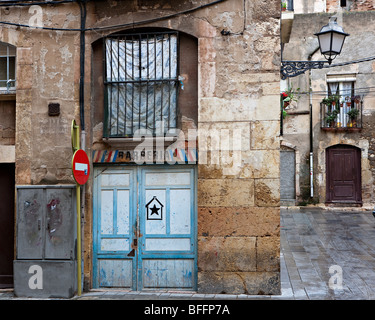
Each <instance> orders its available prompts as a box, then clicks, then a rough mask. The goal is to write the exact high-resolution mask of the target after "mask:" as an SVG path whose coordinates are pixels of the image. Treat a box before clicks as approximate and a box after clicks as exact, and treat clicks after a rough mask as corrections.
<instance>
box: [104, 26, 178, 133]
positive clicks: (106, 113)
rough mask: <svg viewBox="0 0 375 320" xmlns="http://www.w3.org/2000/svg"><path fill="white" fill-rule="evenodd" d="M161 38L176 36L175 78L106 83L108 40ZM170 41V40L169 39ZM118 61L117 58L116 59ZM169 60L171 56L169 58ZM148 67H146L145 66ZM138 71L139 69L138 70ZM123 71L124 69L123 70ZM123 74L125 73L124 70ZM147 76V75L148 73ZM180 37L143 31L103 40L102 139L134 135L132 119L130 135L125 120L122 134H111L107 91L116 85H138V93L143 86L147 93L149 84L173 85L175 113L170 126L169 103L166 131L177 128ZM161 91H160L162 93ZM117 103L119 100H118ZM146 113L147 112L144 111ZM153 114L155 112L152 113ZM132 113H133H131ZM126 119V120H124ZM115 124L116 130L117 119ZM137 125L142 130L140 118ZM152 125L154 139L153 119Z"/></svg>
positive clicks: (176, 33) (170, 33)
mask: <svg viewBox="0 0 375 320" xmlns="http://www.w3.org/2000/svg"><path fill="white" fill-rule="evenodd" d="M162 35H163V37H164V36H165V35H169V37H171V35H175V36H176V46H177V48H176V57H175V58H176V76H175V77H162V78H161V79H142V77H139V78H138V79H133V80H126V79H125V80H121V81H120V79H118V81H108V77H107V70H108V66H107V46H106V42H107V40H108V39H115V40H116V39H117V40H119V39H124V40H125V41H126V40H127V39H135V38H138V39H139V40H138V41H139V44H140V43H141V41H142V39H144V38H145V37H146V38H147V39H150V40H151V39H156V37H157V36H162ZM169 39H171V38H169ZM147 47H148V42H147ZM170 52H171V50H169V54H170ZM110 56H111V59H112V54H111V53H110ZM148 57H149V53H148V56H147V58H148ZM118 59H119V57H118ZM169 59H171V56H169ZM163 61H164V58H163ZM112 66H113V64H112V63H111V66H110V68H111V72H112ZM147 67H148V66H147ZM139 69H140V68H139ZM124 70H125V69H124ZM139 72H140V74H141V70H139ZM125 73H126V70H125ZM148 74H149V73H148ZM179 74H180V37H179V32H178V31H175V30H168V31H166V30H157V29H156V30H147V31H143V30H140V31H139V32H129V33H128V32H122V33H116V34H113V35H108V36H106V37H104V38H103V75H104V77H103V85H104V122H103V138H106V139H116V138H132V137H133V136H134V133H135V130H134V123H135V122H134V121H133V118H132V120H131V126H132V129H131V134H128V133H127V132H126V125H127V122H126V120H125V122H124V126H123V130H124V132H123V133H120V134H119V130H118V129H117V134H112V133H111V119H112V118H111V116H110V112H111V111H110V110H109V109H110V108H111V107H110V101H109V100H110V99H111V97H110V96H112V92H111V94H109V93H108V90H109V86H115V85H118V86H120V84H124V85H126V84H135V85H136V84H138V85H139V87H140V89H139V90H140V91H142V87H143V86H147V90H146V92H148V86H149V84H150V83H161V84H162V86H163V84H164V83H168V84H169V85H172V84H173V85H174V86H175V90H176V93H175V105H174V106H173V107H174V109H175V110H174V112H175V125H174V126H173V125H171V124H170V123H169V121H170V112H171V102H170V101H169V104H168V109H169V111H168V112H169V114H168V126H167V130H171V129H177V128H178V110H179V108H178V97H179V82H180V76H179ZM169 75H170V74H169ZM162 90H163V89H161V91H162ZM117 91H118V95H119V89H117ZM170 92H171V91H170V88H169V99H170V96H171V94H170ZM139 96H141V93H139ZM118 101H119V100H118ZM132 103H134V101H132ZM146 105H147V106H146V110H148V107H149V105H150V103H149V101H148V99H147V102H146ZM155 106H156V104H154V109H155ZM118 108H119V102H118ZM161 108H162V107H161ZM124 110H125V112H126V106H125V107H124ZM146 112H147V111H146ZM154 112H155V111H154ZM132 113H133V111H132ZM161 117H163V112H162V111H161ZM125 119H126V118H125ZM116 123H117V128H118V127H119V125H118V119H116ZM147 124H148V123H147V117H146V129H147ZM138 125H139V129H144V128H140V126H141V121H140V118H139V121H138ZM153 125H154V127H153V128H152V136H153V137H155V136H157V133H158V132H157V131H158V128H156V118H155V117H154V122H153Z"/></svg>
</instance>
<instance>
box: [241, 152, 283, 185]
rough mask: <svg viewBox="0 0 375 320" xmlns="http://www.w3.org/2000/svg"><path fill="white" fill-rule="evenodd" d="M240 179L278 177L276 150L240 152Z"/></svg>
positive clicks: (277, 154)
mask: <svg viewBox="0 0 375 320" xmlns="http://www.w3.org/2000/svg"><path fill="white" fill-rule="evenodd" d="M242 160H243V163H244V164H243V168H242V170H241V173H240V175H239V176H240V177H241V178H255V179H259V178H264V179H265V178H274V179H277V178H279V176H280V167H279V163H280V155H279V151H278V150H251V151H246V152H242Z"/></svg>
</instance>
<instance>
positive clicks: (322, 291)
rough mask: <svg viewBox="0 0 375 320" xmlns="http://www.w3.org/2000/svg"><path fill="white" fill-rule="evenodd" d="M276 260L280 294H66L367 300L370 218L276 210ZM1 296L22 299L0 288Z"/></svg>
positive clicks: (372, 261)
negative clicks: (278, 218) (278, 247)
mask: <svg viewBox="0 0 375 320" xmlns="http://www.w3.org/2000/svg"><path fill="white" fill-rule="evenodd" d="M280 262H281V288H282V294H281V295H278V296H252V295H243V294H242V295H229V294H228V295H224V294H200V293H196V292H181V291H158V292H132V291H124V290H92V291H90V292H84V293H83V294H82V295H81V296H80V297H77V296H75V297H73V298H72V299H73V300H114V299H116V300H169V299H173V300H188V299H194V300H202V299H213V300H215V299H220V300H223V299H230V300H233V299H234V300H373V299H375V218H374V217H373V215H372V213H371V212H370V211H358V210H357V211H355V210H354V209H353V210H350V211H347V210H344V209H343V210H341V211H338V210H324V209H319V208H310V207H306V208H300V209H299V208H293V209H282V210H281V252H280ZM341 280H342V281H341ZM2 299H3V300H4V299H13V300H14V299H25V298H15V297H14V296H13V292H12V291H10V290H5V291H1V290H0V300H2ZM28 299H30V298H28Z"/></svg>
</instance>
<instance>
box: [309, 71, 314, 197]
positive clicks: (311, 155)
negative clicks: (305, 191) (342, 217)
mask: <svg viewBox="0 0 375 320" xmlns="http://www.w3.org/2000/svg"><path fill="white" fill-rule="evenodd" d="M309 74H310V73H309ZM310 80H311V79H310ZM309 95H310V197H311V198H313V197H314V179H313V178H314V166H313V156H314V153H313V121H312V90H311V86H310V94H309Z"/></svg>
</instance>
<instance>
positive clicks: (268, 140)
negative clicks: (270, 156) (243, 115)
mask: <svg viewBox="0 0 375 320" xmlns="http://www.w3.org/2000/svg"><path fill="white" fill-rule="evenodd" d="M250 128H251V133H252V134H251V136H250V145H251V149H257V150H261V149H263V150H265V149H266V150H270V149H279V147H280V141H279V137H278V136H279V134H280V122H279V121H253V122H251V123H250Z"/></svg>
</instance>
